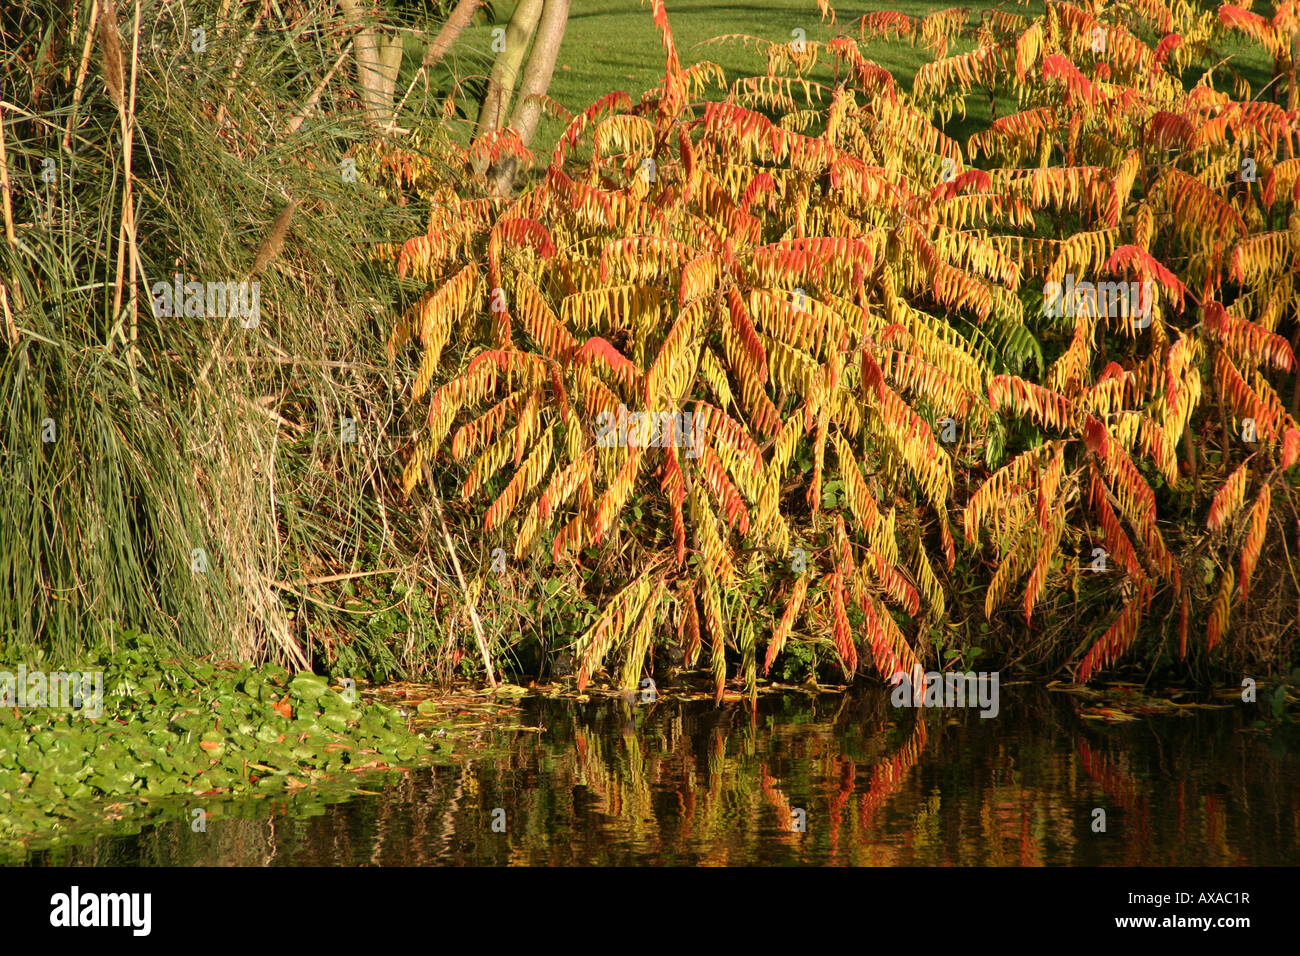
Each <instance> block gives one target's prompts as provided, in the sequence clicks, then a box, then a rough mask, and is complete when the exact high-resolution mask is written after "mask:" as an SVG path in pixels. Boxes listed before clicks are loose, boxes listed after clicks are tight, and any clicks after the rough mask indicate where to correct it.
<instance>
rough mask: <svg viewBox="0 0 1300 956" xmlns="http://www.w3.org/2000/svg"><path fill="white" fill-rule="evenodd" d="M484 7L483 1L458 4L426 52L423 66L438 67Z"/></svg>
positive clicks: (465, 1)
mask: <svg viewBox="0 0 1300 956" xmlns="http://www.w3.org/2000/svg"><path fill="white" fill-rule="evenodd" d="M482 5H483V0H460V3H458V4H456V9H455V10H452V11H451V16H449V17H448V18H447V22H446V23H444V24H443V25H442V29H441V30H439V31H438V35H437V36H436V37H434V38H433V42H432V43H430V44H429V47H428V49H426V50H425V51H424V60H423V62H422V63H421V65H422V66H425V67H430V66H436V65H437V64H438V63H439V62H441V60H442V58H443V57H444V56H446V55H447V54H448V53H450V52H451V48H452V46H453V45H454V44H455V42H456V40H457V39H458V38H459V37H460V35H461V33H462V32H463V31H464V30H465V28H466V27H467V26H469V22H470V21H471V20H473V19H474V14H476V13H478V8H479V7H480V6H482Z"/></svg>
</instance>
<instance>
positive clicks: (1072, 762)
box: [29, 685, 1300, 866]
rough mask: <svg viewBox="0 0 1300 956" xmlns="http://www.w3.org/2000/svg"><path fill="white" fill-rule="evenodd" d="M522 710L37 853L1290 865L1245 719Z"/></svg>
mask: <svg viewBox="0 0 1300 956" xmlns="http://www.w3.org/2000/svg"><path fill="white" fill-rule="evenodd" d="M522 707H523V711H522V715H521V716H522V720H523V722H524V723H525V724H528V725H533V726H537V727H541V728H542V730H541V731H540V732H529V731H522V732H521V731H517V730H514V731H505V730H499V731H494V732H493V733H492V734H491V735H490V736H489V738H488V739H487V740H486V741H485V744H486V745H485V746H484V747H483V748H482V749H481V750H480V751H478V752H476V753H474V754H472V755H471V756H470V757H469V758H467V759H466V760H464V761H463V762H461V763H460V764H458V765H456V766H444V767H434V768H430V769H424V770H420V771H416V772H412V773H409V774H405V775H400V776H394V777H393V778H392V782H391V783H389V784H387V785H385V786H383V788H382V790H381V792H379V793H377V794H375V795H361V796H355V797H353V798H351V799H350V800H347V801H346V802H343V803H337V804H334V805H324V804H316V805H312V804H310V803H307V804H305V805H303V804H298V805H294V804H288V805H279V806H277V805H268V804H266V803H261V804H250V805H248V806H247V807H246V808H244V809H242V810H236V811H235V812H234V813H233V814H232V815H229V816H226V817H224V818H220V819H213V820H210V821H209V823H208V826H207V832H205V833H195V832H193V831H192V830H191V828H190V826H189V825H188V823H187V821H185V820H183V819H177V820H174V821H171V820H169V821H165V822H162V823H158V824H154V825H150V826H147V827H145V828H144V829H143V830H142V831H141V832H140V833H137V834H133V835H129V836H113V837H100V838H98V839H95V840H92V841H90V842H87V843H83V844H80V845H73V846H62V847H58V848H55V849H51V850H45V851H40V852H37V853H34V854H33V855H32V856H31V858H30V859H29V863H32V864H36V865H41V864H55V865H59V864H63V865H80V864H98V865H146V866H148V865H193V864H198V865H231V864H233V865H241V866H262V865H272V866H292V865H349V866H353V865H387V866H391V865H434V864H482V865H586V864H614V865H727V864H731V865H738V864H816V865H823V864H832V865H842V864H849V865H891V864H919V865H956V866H968V865H996V866H1040V865H1097V864H1101V865H1107V864H1127V865H1153V866H1159V865H1170V864H1173V865H1217V866H1240V865H1252V864H1273V865H1278V864H1282V865H1295V864H1297V863H1300V748H1298V747H1297V742H1296V740H1295V738H1294V736H1291V737H1290V738H1287V737H1285V736H1282V735H1280V734H1275V735H1274V736H1273V737H1272V738H1271V739H1270V738H1267V737H1261V736H1259V735H1257V734H1253V733H1250V732H1248V731H1246V730H1245V728H1246V725H1247V723H1248V721H1249V720H1250V719H1251V718H1250V716H1249V715H1245V714H1243V713H1242V712H1241V711H1240V710H1239V709H1237V708H1233V709H1229V710H1199V711H1191V712H1187V713H1185V715H1183V716H1159V717H1146V718H1142V719H1139V720H1137V721H1134V722H1126V723H1117V724H1113V725H1107V724H1104V723H1100V722H1098V721H1094V720H1088V719H1085V718H1084V717H1083V716H1082V715H1081V713H1080V706H1079V703H1078V701H1077V700H1074V699H1071V698H1070V697H1069V696H1067V695H1064V694H1059V693H1051V692H1049V691H1047V690H1046V689H1044V688H1041V687H1037V686H1030V685H1020V686H1009V687H1004V688H1003V689H1002V710H1001V713H1000V714H999V715H998V717H997V718H995V719H981V718H980V717H979V715H978V712H977V711H943V712H940V711H926V712H920V713H919V714H918V713H917V712H911V711H907V712H904V711H898V710H895V709H894V708H892V707H891V706H890V705H889V702H888V698H887V696H886V694H884V693H881V692H880V691H879V690H874V691H861V692H856V693H852V694H848V695H823V696H819V697H808V696H804V695H799V694H793V695H785V696H778V695H773V696H768V697H761V698H760V699H759V701H758V707H757V710H756V711H755V712H754V713H750V712H749V711H747V710H746V709H745V708H744V706H743V705H739V704H737V705H731V706H724V707H722V708H720V709H715V708H714V707H713V706H712V705H711V703H708V702H668V701H661V702H660V703H657V704H654V705H651V706H638V707H631V706H629V705H628V704H626V703H624V702H622V701H618V700H615V701H592V702H590V703H574V702H571V701H564V700H550V699H543V698H531V699H527V700H525V701H524V702H523V705H522ZM498 808H499V809H500V810H502V811H504V814H502V813H494V810H497V809H498ZM1097 808H1100V809H1103V810H1104V811H1105V814H1106V816H1105V832H1094V829H1093V827H1094V821H1095V820H1097V819H1098V817H1097V815H1096V814H1095V813H1094V811H1095V809H1097ZM797 810H802V811H804V814H803V819H804V821H805V827H806V828H805V830H804V832H798V830H797V828H796V820H797V818H798V814H797V813H796V812H795V811H797ZM494 821H495V822H496V823H497V829H496V830H494V829H493V824H494ZM502 826H504V832H499V831H500V829H501V827H502Z"/></svg>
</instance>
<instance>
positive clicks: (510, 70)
mask: <svg viewBox="0 0 1300 956" xmlns="http://www.w3.org/2000/svg"><path fill="white" fill-rule="evenodd" d="M541 15H542V0H519V4H518V5H517V6H516V7H515V12H514V16H512V17H511V18H510V23H509V25H508V26H507V27H506V34H505V46H504V48H503V49H502V50H501V52H500V53H499V54H498V55H497V60H496V63H494V64H493V65H492V73H491V74H490V75H489V77H488V88H487V95H485V96H484V97H483V106H482V108H481V109H480V110H479V114H478V131H477V133H476V134H475V135H476V136H483V135H484V134H485V133H491V132H494V131H496V130H498V129H500V128H501V126H502V124H503V123H504V122H505V117H506V110H507V109H508V108H509V106H510V96H511V93H513V92H514V88H515V81H516V80H517V78H518V76H519V68H520V66H521V65H522V64H523V62H524V54H525V53H527V52H528V44H529V41H530V40H532V38H533V32H534V31H535V30H536V29H537V21H538V20H539V19H540V18H541ZM474 165H475V168H474V172H475V173H477V174H480V175H481V174H482V173H483V172H485V171H486V169H487V162H486V161H484V160H477V159H476V160H475V163H474Z"/></svg>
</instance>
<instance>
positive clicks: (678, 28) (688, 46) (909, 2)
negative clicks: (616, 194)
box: [403, 0, 1271, 164]
mask: <svg viewBox="0 0 1300 956" xmlns="http://www.w3.org/2000/svg"><path fill="white" fill-rule="evenodd" d="M953 5H954V4H953V3H952V2H948V3H944V2H922V0H883V2H879V3H872V4H870V5H869V6H868V5H866V4H861V3H859V4H840V5H838V6H837V9H836V13H837V17H838V24H837V25H835V26H832V25H831V24H830V23H823V22H822V20H821V15H820V14H819V12H818V10H817V3H816V0H750V2H748V3H738V4H732V3H726V2H722V0H667V7H668V19H669V23H670V25H671V27H672V31H673V37H674V39H675V41H676V43H677V49H678V53H679V55H680V56H681V59H682V62H683V64H684V65H687V66H689V65H690V64H692V63H696V62H699V61H701V60H711V61H712V62H714V63H717V64H718V65H719V66H720V67H722V69H723V71H724V73H725V76H726V79H727V81H728V83H732V82H734V81H735V80H736V79H738V78H740V77H744V76H753V75H758V74H762V73H763V72H764V70H765V57H764V55H763V52H762V50H761V49H759V48H757V47H756V46H755V44H754V43H752V42H750V43H748V44H742V42H741V41H740V39H739V37H737V38H736V39H734V40H732V41H729V42H709V41H711V40H713V39H714V38H717V37H721V36H727V35H747V36H752V37H758V38H761V39H764V40H769V41H778V42H788V41H789V40H791V39H792V38H793V37H794V33H793V31H794V30H796V29H802V30H803V31H804V32H805V35H806V37H807V39H808V40H809V41H821V42H826V41H828V40H831V39H833V38H834V37H835V36H836V35H838V33H840V32H841V31H847V29H848V25H849V24H850V23H852V22H855V21H857V19H858V18H860V17H861V16H862V15H863V14H864V13H867V12H871V11H878V10H899V11H901V12H903V13H906V14H909V15H911V16H924V15H926V14H929V13H933V12H935V11H938V10H943V9H947V8H949V7H951V6H953ZM964 5H965V6H966V7H967V8H968V9H969V10H970V11H971V15H970V17H969V20H968V22H969V23H972V24H973V23H974V22H975V20H976V18H977V16H978V11H981V10H985V9H991V8H996V7H1000V8H1002V9H1005V10H1008V11H1011V12H1014V13H1019V14H1023V15H1035V14H1038V13H1039V12H1041V9H1042V5H1041V4H1040V3H1038V2H1030V3H1024V4H1022V3H1018V2H1016V0H997V2H989V0H971V2H968V3H966V4H964ZM513 10H514V3H513V2H512V0H498V2H497V4H496V11H495V16H496V17H497V20H496V21H491V20H489V19H488V18H486V17H483V16H480V18H479V22H476V23H475V24H474V25H473V26H471V27H470V28H468V29H467V30H466V31H465V33H464V34H462V36H461V38H460V40H459V41H458V42H457V44H456V47H455V49H454V50H453V52H452V54H451V56H450V57H449V58H448V61H447V63H446V64H445V65H444V66H443V67H442V68H440V70H439V71H438V75H437V76H434V77H432V78H431V80H432V89H433V90H434V91H439V90H446V89H449V88H450V86H451V84H452V82H453V81H452V76H457V77H460V79H461V81H462V82H463V83H465V84H466V88H467V89H469V90H470V91H471V92H472V95H470V96H467V97H465V98H464V100H463V108H464V110H465V112H466V114H467V117H468V119H469V120H470V123H472V121H473V120H474V119H475V118H476V117H477V109H478V106H477V98H478V94H480V93H481V90H482V84H484V83H485V82H486V74H487V72H488V70H489V69H490V68H491V65H492V59H493V57H494V54H493V53H492V51H491V43H492V39H493V38H492V30H493V28H494V27H497V26H502V27H504V26H505V24H506V22H507V21H508V20H509V17H510V14H511V12H512V11H513ZM1220 47H1221V52H1222V54H1223V55H1225V56H1230V57H1231V62H1232V65H1233V66H1235V67H1236V68H1237V69H1239V70H1241V71H1242V72H1243V74H1244V75H1245V76H1246V77H1247V78H1248V79H1249V81H1250V83H1251V85H1252V88H1253V89H1256V90H1258V89H1259V88H1260V87H1261V86H1262V85H1263V84H1264V83H1266V82H1267V81H1268V78H1269V76H1270V74H1271V69H1270V68H1269V64H1268V62H1267V57H1266V56H1264V55H1263V54H1262V53H1261V52H1260V51H1259V50H1258V49H1248V47H1249V44H1248V43H1245V42H1242V41H1241V40H1240V39H1238V38H1235V37H1228V38H1225V40H1224V41H1223V42H1222V43H1221V44H1220ZM972 48H973V43H972V42H971V41H969V40H958V41H956V42H954V43H953V44H952V46H951V48H950V50H949V53H950V54H955V53H961V52H965V51H967V50H969V49H972ZM862 49H863V54H864V55H865V56H866V57H867V58H868V59H871V60H874V61H875V62H877V63H879V64H880V65H881V66H884V67H886V68H887V69H889V70H890V72H892V73H893V75H894V78H895V79H896V80H897V81H898V82H899V84H900V85H901V86H902V87H903V88H904V89H905V90H910V89H911V85H912V80H913V77H914V76H915V75H916V71H917V69H918V68H919V67H920V66H921V65H922V64H924V63H927V62H929V61H930V60H931V59H933V56H932V54H931V53H930V51H929V50H927V49H925V48H924V47H921V46H913V45H912V44H911V43H909V42H908V41H907V40H906V39H898V38H895V39H891V40H877V41H872V42H869V43H864V44H863V45H862ZM422 52H423V47H422V45H421V41H419V40H418V39H417V38H416V37H414V36H413V37H412V38H411V40H410V41H409V46H408V49H407V58H406V61H407V64H408V66H407V67H406V69H405V71H404V75H403V85H405V84H406V83H409V82H410V79H411V77H412V76H413V75H414V73H415V69H416V66H417V65H418V64H419V61H420V55H421V53H422ZM826 59H827V60H828V61H829V59H830V57H829V56H828V57H826ZM1215 59H1216V60H1217V59H1218V57H1216V58H1215ZM1207 65H1208V64H1207ZM663 75H664V51H663V46H662V43H661V40H660V36H659V31H658V29H657V28H656V27H655V24H654V17H653V14H652V12H651V9H650V6H649V4H648V3H643V2H641V0H572V8H571V13H570V15H569V22H568V28H567V29H566V31H565V35H564V44H563V46H562V48H561V51H560V58H559V63H558V64H557V67H556V71H555V76H554V78H553V80H552V82H551V88H550V95H551V97H552V98H553V99H555V100H556V101H557V102H559V103H560V104H561V105H563V106H564V107H565V108H566V109H568V110H570V111H572V112H575V113H576V112H580V111H581V110H583V109H584V108H586V107H587V106H588V105H590V104H591V103H592V102H593V101H594V100H596V99H598V98H600V97H601V96H604V95H605V94H606V93H609V92H611V91H613V90H624V91H626V92H627V93H628V94H629V95H631V97H632V99H633V100H634V101H635V100H636V99H637V98H638V97H639V96H640V95H641V94H642V93H643V92H644V91H646V90H647V89H652V88H654V87H657V86H659V85H660V84H661V83H662V82H663ZM1199 76H1200V71H1199V70H1195V69H1194V70H1192V71H1189V75H1188V78H1187V79H1188V82H1189V83H1191V82H1194V81H1195V80H1196V79H1197V78H1199ZM809 78H810V79H814V80H818V81H821V82H830V81H831V80H832V74H831V71H830V70H829V69H823V68H821V67H819V69H818V70H817V71H814V72H813V73H811V74H810V75H809ZM476 83H477V84H478V85H477V86H476V85H475V84H476ZM1222 88H1226V83H1225V84H1223V85H1222ZM418 89H419V88H418V87H417V94H416V95H414V96H413V97H412V101H411V102H409V103H408V106H415V107H416V108H417V109H418V108H419V106H418V100H419V96H418ZM967 106H968V110H969V113H968V115H967V117H966V118H965V119H962V118H961V117H955V118H954V119H953V121H952V122H951V124H950V125H949V127H948V132H949V133H950V135H953V136H954V137H956V138H957V139H958V140H959V141H963V142H964V141H965V139H966V137H967V136H968V135H969V134H970V133H972V132H974V131H976V130H977V129H980V128H983V127H984V126H985V125H986V124H987V122H988V120H989V119H990V113H989V105H988V103H987V101H986V100H985V99H984V98H983V97H982V96H973V97H971V98H970V100H969V101H968V103H967ZM998 107H999V113H1000V114H1006V113H1009V112H1014V110H1015V109H1016V106H1015V104H1014V102H999V104H998ZM435 115H436V114H435ZM564 125H565V124H564V123H563V122H561V121H560V120H558V119H551V118H549V117H544V118H543V120H542V123H541V125H540V127H539V129H538V132H537V136H536V138H535V139H534V143H533V149H534V153H535V154H536V155H537V157H538V161H539V164H544V163H545V158H544V157H545V155H546V154H547V153H548V152H549V151H550V149H551V148H552V147H553V146H554V143H555V141H556V140H557V139H558V137H559V135H560V134H561V133H562V132H563V129H564ZM459 126H460V129H459V130H458V135H460V136H461V137H462V139H464V138H466V137H467V136H468V134H469V131H470V130H469V126H470V124H468V123H461V124H459Z"/></svg>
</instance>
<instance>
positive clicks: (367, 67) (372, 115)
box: [339, 0, 402, 125]
mask: <svg viewBox="0 0 1300 956" xmlns="http://www.w3.org/2000/svg"><path fill="white" fill-rule="evenodd" d="M339 9H340V10H341V11H342V12H343V18H344V19H345V20H346V21H347V22H348V24H349V25H350V26H356V27H359V28H360V29H359V30H358V32H357V35H356V39H355V41H354V42H353V47H352V49H353V51H354V52H355V54H356V60H357V88H358V90H359V91H360V93H361V102H362V103H363V104H364V106H365V114H366V119H367V120H369V121H370V122H372V123H374V124H376V125H382V124H384V123H386V122H388V120H389V119H391V118H392V116H391V114H392V111H393V91H394V89H396V87H397V73H398V70H399V69H400V68H401V65H402V38H401V37H400V36H386V35H385V34H383V33H381V32H380V31H379V29H378V28H377V27H376V26H375V24H374V23H372V22H368V21H367V15H368V14H369V13H370V12H371V11H370V10H369V9H368V8H367V9H366V10H364V11H363V10H362V8H361V5H360V4H359V2H358V0H339Z"/></svg>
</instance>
